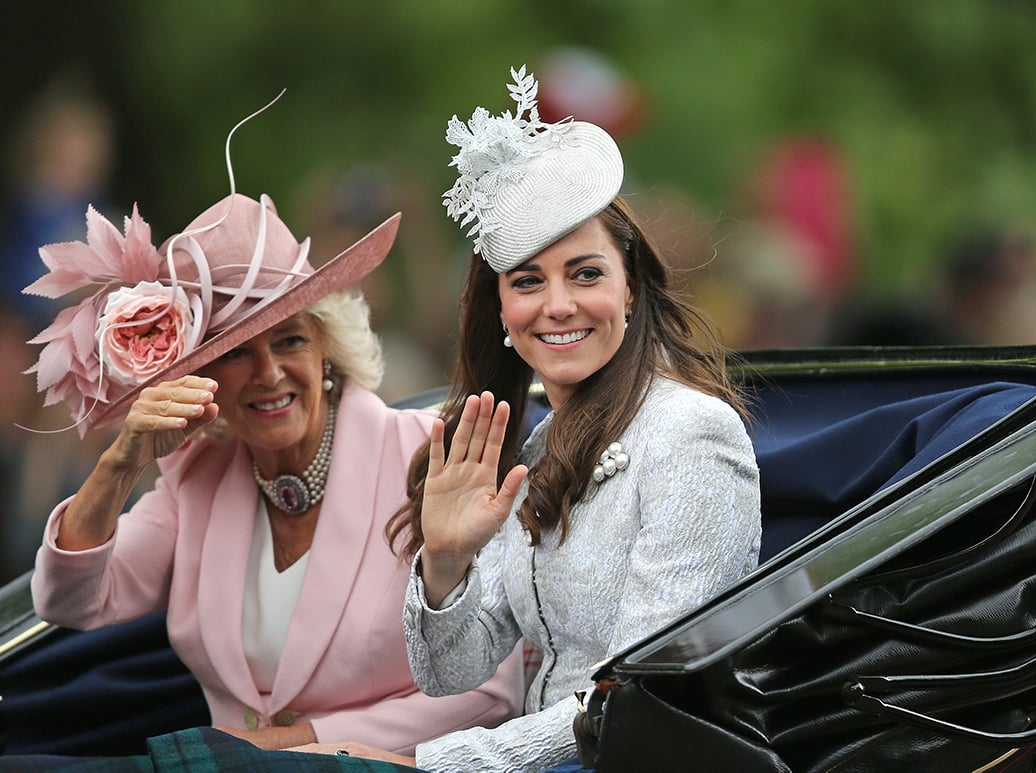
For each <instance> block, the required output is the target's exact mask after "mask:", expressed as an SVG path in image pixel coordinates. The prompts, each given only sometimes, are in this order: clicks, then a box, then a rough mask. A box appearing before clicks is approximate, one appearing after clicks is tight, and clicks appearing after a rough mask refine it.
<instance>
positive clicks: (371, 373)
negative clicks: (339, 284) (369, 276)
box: [306, 288, 385, 394]
mask: <svg viewBox="0 0 1036 773" xmlns="http://www.w3.org/2000/svg"><path fill="white" fill-rule="evenodd" d="M306 313H307V314H309V315H310V316H311V317H313V319H314V320H316V323H317V325H318V326H319V327H320V330H321V331H322V332H323V334H324V338H325V341H326V343H327V359H328V360H329V361H330V363H331V377H332V380H333V381H334V382H335V388H336V389H335V391H336V392H337V393H339V394H340V393H341V387H342V385H343V383H344V382H345V380H346V379H349V380H351V381H353V382H354V383H355V384H356V385H357V386H361V387H363V388H364V389H369V390H370V391H372V392H373V391H374V390H376V389H377V388H378V387H379V386H381V379H382V376H383V375H384V374H385V363H384V360H383V359H382V357H381V342H380V341H379V340H378V337H377V336H376V335H375V334H374V331H373V330H371V325H370V306H368V305H367V301H366V299H364V297H363V295H362V294H361V293H360V292H359V291H358V290H353V289H352V288H346V289H344V290H338V291H336V292H333V293H331V294H330V295H325V296H324V297H323V298H321V299H320V300H319V301H317V302H315V303H314V304H312V305H311V306H310V307H309V308H308V309H306Z"/></svg>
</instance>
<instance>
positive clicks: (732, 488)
mask: <svg viewBox="0 0 1036 773" xmlns="http://www.w3.org/2000/svg"><path fill="white" fill-rule="evenodd" d="M552 418H553V416H552V415H548V416H547V418H545V419H544V420H543V421H542V422H541V423H540V425H539V426H537V427H536V429H535V430H533V433H532V435H531V436H530V438H529V440H528V441H527V442H526V444H525V446H524V448H523V449H522V452H521V454H520V456H519V459H520V461H521V462H522V463H525V464H528V465H530V466H531V465H532V464H534V463H535V462H536V461H537V460H538V459H539V458H540V457H541V456H542V454H543V452H544V447H545V442H546V432H547V428H548V426H549V424H550V421H551V420H552ZM617 440H618V441H619V442H620V443H621V444H622V448H623V450H624V451H625V452H627V453H628V455H629V458H630V461H629V466H628V467H627V468H626V469H625V470H621V471H618V472H616V473H615V475H614V476H612V477H609V478H605V480H604V481H603V482H602V483H600V484H597V483H593V482H591V483H590V485H589V488H588V490H587V495H586V496H585V497H584V498H583V500H581V501H580V502H579V503H578V504H577V505H575V506H574V507H573V508H572V511H571V514H570V528H569V533H568V537H567V539H566V540H565V542H564V544H562V545H558V537H559V535H560V531H559V530H554V531H551V532H547V533H545V535H544V538H543V541H542V543H541V544H540V545H539V546H538V547H536V548H532V547H530V546H529V540H528V535H527V534H526V533H525V532H524V531H523V530H522V528H521V524H520V523H519V521H518V519H517V517H515V516H514V514H513V513H512V516H511V517H510V518H509V519H508V520H507V521H506V522H505V524H504V525H503V526H502V527H501V529H500V531H499V532H498V534H497V535H496V536H495V537H494V539H493V540H492V541H491V542H490V544H489V545H487V546H486V548H485V549H484V550H483V551H482V552H481V554H480V556H479V558H478V560H477V561H476V562H475V563H474V564H473V566H472V568H471V570H470V571H469V573H468V577H467V587H466V588H465V589H464V592H463V594H462V595H461V596H460V597H459V598H458V599H457V600H456V601H455V602H454V603H453V604H452V605H451V606H449V607H446V608H445V609H441V610H432V609H431V608H429V606H428V604H427V601H426V600H425V597H424V589H423V586H422V584H421V579H420V576H419V575H418V574H417V572H416V567H417V564H418V558H419V556H420V554H418V558H415V561H414V566H413V567H412V569H411V577H410V584H409V587H408V589H407V598H406V604H405V607H404V613H403V618H404V620H403V622H404V629H405V632H406V637H407V649H408V654H409V658H410V665H411V668H412V669H413V672H414V677H415V679H416V681H417V684H418V685H419V686H420V687H421V689H422V690H423V691H425V692H426V693H428V694H430V695H447V694H453V693H457V692H461V691H463V690H467V689H470V688H472V687H474V686H476V685H478V684H481V683H482V682H483V681H484V680H485V679H487V678H488V677H489V676H490V675H492V673H493V669H494V668H495V667H496V664H497V663H498V662H499V661H500V660H501V659H503V657H505V656H506V655H507V654H508V653H509V652H511V650H512V648H513V647H514V645H515V643H516V642H517V641H518V639H519V638H521V637H523V636H524V637H526V638H527V639H528V640H529V641H530V642H531V643H532V644H534V645H535V646H537V647H539V648H540V649H541V650H542V651H543V662H542V665H541V667H540V669H539V671H538V672H537V673H536V675H535V678H534V679H533V680H532V682H531V684H530V686H529V689H528V692H527V694H526V700H525V711H526V713H525V715H524V716H521V717H518V718H516V719H513V720H511V721H510V722H507V723H505V724H504V725H501V726H500V727H497V728H495V729H492V730H487V729H484V728H471V729H469V730H463V731H458V732H454V733H450V734H447V735H445V736H442V737H440V738H438V739H436V740H434V741H429V742H426V743H423V744H420V745H418V747H417V766H418V767H420V768H422V769H425V770H429V771H488V770H492V771H536V770H543V769H544V768H549V767H551V766H553V765H556V764H558V763H560V762H563V761H565V760H568V759H571V758H573V757H575V756H576V745H575V736H574V735H573V732H572V720H573V718H574V717H575V715H576V711H577V699H576V697H575V691H577V690H589V689H592V687H593V685H592V682H591V681H590V675H591V673H592V671H593V667H594V664H596V663H599V662H600V661H602V660H604V659H605V658H606V657H608V656H609V655H612V654H614V653H616V652H618V651H619V650H621V649H623V648H625V647H627V646H629V645H630V644H633V643H635V642H637V641H639V640H640V639H642V638H644V637H645V636H647V635H648V634H650V633H652V632H654V631H656V630H658V629H659V628H661V627H663V626H664V625H666V624H668V623H670V622H672V621H674V620H675V619H677V618H679V617H681V616H682V615H684V614H685V613H687V612H688V611H689V610H691V609H693V608H694V607H696V606H698V605H699V604H701V603H702V602H704V601H706V600H708V599H709V598H711V597H712V596H714V595H716V594H717V593H718V592H719V591H720V590H722V589H723V588H724V587H726V586H727V585H729V584H730V583H731V582H733V581H734V580H736V579H738V578H739V577H741V576H742V575H744V574H746V573H748V572H749V571H751V570H752V569H754V568H755V566H756V563H757V561H758V556H759V539H760V531H761V525H760V513H759V508H760V503H759V472H758V467H757V465H756V462H755V454H754V451H753V449H752V445H751V442H750V440H749V437H748V434H747V432H746V430H745V427H744V424H743V423H742V421H741V419H740V417H739V416H738V415H737V414H736V412H735V411H734V410H733V409H732V408H731V407H730V406H729V405H727V404H726V403H724V402H723V401H721V400H719V399H716V398H714V397H709V396H707V395H704V394H702V393H701V392H699V391H697V390H694V389H691V388H689V387H686V386H684V385H681V384H677V383H675V382H673V381H670V380H668V379H664V378H661V377H658V378H656V379H655V380H654V382H653V384H652V386H651V387H650V389H649V390H648V394H647V397H646V399H645V402H644V404H643V406H642V408H641V410H640V411H639V412H638V414H637V416H636V417H635V418H634V420H633V422H632V423H631V424H630V426H629V427H628V428H627V430H626V431H625V432H624V433H623V435H622V437H620V438H617ZM602 450H603V449H602ZM524 495H525V490H524V488H523V490H522V492H521V493H520V494H519V496H518V500H517V501H518V502H520V501H521V500H522V499H523V498H524ZM516 507H517V505H516Z"/></svg>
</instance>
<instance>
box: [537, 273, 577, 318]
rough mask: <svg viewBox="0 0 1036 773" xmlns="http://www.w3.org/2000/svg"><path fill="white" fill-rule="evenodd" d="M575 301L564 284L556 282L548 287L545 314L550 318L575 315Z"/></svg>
mask: <svg viewBox="0 0 1036 773" xmlns="http://www.w3.org/2000/svg"><path fill="white" fill-rule="evenodd" d="M575 308H576V304H575V299H574V298H573V297H572V293H571V291H570V290H569V288H568V287H567V286H566V285H565V284H564V283H563V282H555V283H552V284H550V285H548V286H547V299H546V305H545V307H544V313H545V314H546V315H547V316H548V317H555V318H559V319H560V318H564V317H568V316H570V315H572V314H574V313H575Z"/></svg>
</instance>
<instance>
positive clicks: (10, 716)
mask: <svg viewBox="0 0 1036 773" xmlns="http://www.w3.org/2000/svg"><path fill="white" fill-rule="evenodd" d="M1010 375H1011V376H1012V377H1013V378H1012V380H1009V381H1008V380H1005V381H990V380H989V377H988V374H986V375H985V376H983V375H982V374H980V373H972V372H967V371H963V372H960V373H956V374H950V375H947V374H945V373H941V374H939V375H937V376H928V375H925V374H924V373H920V374H910V375H904V374H903V373H898V374H895V373H892V374H889V375H885V376H874V375H870V376H865V377H859V376H848V377H839V376H838V375H837V374H835V375H833V376H831V377H825V378H816V377H815V376H803V377H795V376H790V377H787V376H782V377H780V378H777V379H775V380H772V381H767V380H763V379H760V380H752V381H751V383H752V384H753V387H752V414H753V421H752V423H751V427H750V432H751V435H752V438H753V442H754V444H755V447H756V453H757V458H758V460H759V465H760V475H761V484H762V494H763V545H762V557H761V559H762V560H766V559H768V558H769V557H771V556H773V555H775V554H776V553H777V552H779V551H780V550H781V549H783V548H784V547H786V546H788V545H790V544H792V543H794V542H795V541H796V540H798V539H799V538H801V537H803V536H805V535H806V534H808V533H810V532H811V531H812V530H814V529H815V528H817V527H819V526H820V525H822V524H823V523H825V522H827V521H828V520H830V519H831V518H832V517H834V516H836V515H838V514H840V513H842V512H844V511H845V510H847V509H849V508H850V507H852V506H854V505H856V504H858V503H859V502H860V501H862V500H863V499H865V498H866V497H867V496H869V495H870V494H872V493H874V492H875V491H877V490H879V489H881V488H882V487H884V486H887V485H889V484H890V483H893V482H895V481H897V480H900V479H902V478H904V477H906V476H908V475H911V474H912V473H914V472H916V471H917V470H919V469H921V468H923V467H924V466H925V465H926V464H928V463H929V462H931V461H933V460H935V459H937V458H938V457H940V456H941V455H943V454H945V453H947V452H948V451H950V450H952V449H953V448H955V447H957V446H958V445H959V444H960V443H962V442H963V441H965V440H967V439H968V438H970V437H973V436H974V435H975V434H977V433H979V432H981V431H982V430H984V429H985V428H987V427H989V426H991V425H992V424H993V423H995V422H996V421H997V420H998V419H1000V418H1001V417H1003V416H1005V415H1006V414H1007V413H1009V412H1011V411H1012V410H1014V409H1015V408H1017V407H1018V406H1019V405H1021V404H1022V403H1024V402H1027V401H1028V400H1030V399H1033V398H1034V397H1036V387H1034V386H1033V385H1032V384H1029V383H1023V382H1025V381H1027V380H1028V379H1027V377H1025V374H1024V373H1023V374H1022V376H1023V377H1022V378H1017V377H1018V375H1019V374H1018V373H1014V372H1012V373H1011V374H1010ZM533 410H535V411H536V412H537V414H538V415H541V414H542V412H543V411H544V408H543V406H542V405H540V404H536V405H535V406H534V408H533ZM0 696H2V697H0V754H2V755H13V754H44V753H45V754H76V755H91V754H95V755H117V754H143V753H146V750H147V747H146V739H147V738H148V737H150V736H156V735H161V734H163V733H167V732H172V731H174V730H177V729H180V728H186V727H193V726H200V725H205V724H207V723H208V722H209V716H208V711H207V709H206V707H205V702H204V700H203V698H202V695H201V691H200V689H199V688H198V685H197V683H196V682H195V680H194V679H193V677H192V676H191V675H190V673H189V672H187V671H186V669H185V668H184V667H183V665H182V664H181V663H180V661H179V660H178V659H177V657H176V656H175V654H174V653H173V652H172V650H171V649H169V645H168V640H167V638H166V633H165V625H164V615H163V614H161V613H159V614H154V615H150V616H148V617H145V618H143V619H141V620H137V621H134V622H131V623H127V624H123V625H119V626H113V627H110V628H106V629H102V630H97V631H91V632H73V631H67V630H61V629H59V630H57V631H55V632H53V633H52V634H50V635H48V636H46V637H45V638H44V639H43V640H42V641H40V642H38V643H37V644H35V645H34V646H32V647H30V648H27V649H26V650H24V651H21V652H18V653H16V654H15V655H13V656H10V657H7V658H5V659H3V660H2V661H0Z"/></svg>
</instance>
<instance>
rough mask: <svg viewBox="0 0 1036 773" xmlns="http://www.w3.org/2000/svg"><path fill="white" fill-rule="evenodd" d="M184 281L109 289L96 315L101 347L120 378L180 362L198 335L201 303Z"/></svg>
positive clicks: (138, 379) (139, 377) (125, 380)
mask: <svg viewBox="0 0 1036 773" xmlns="http://www.w3.org/2000/svg"><path fill="white" fill-rule="evenodd" d="M192 300H194V301H195V303H196V304H197V301H196V299H192V298H191V297H190V296H188V294H187V293H186V292H185V291H184V290H183V288H181V287H177V288H175V289H174V288H170V287H166V286H164V285H162V284H159V283H158V282H140V283H139V284H138V285H137V286H136V287H132V288H127V287H120V288H119V289H118V290H115V291H114V292H112V293H110V294H109V295H108V302H107V304H106V305H105V308H104V312H103V313H102V314H101V316H100V318H99V319H98V321H97V333H96V335H97V347H98V351H99V353H100V358H101V362H102V364H103V365H104V370H105V373H107V374H108V376H109V377H110V378H111V379H112V380H113V381H116V382H118V383H119V384H126V385H134V386H135V385H137V384H140V383H142V382H144V381H146V380H147V379H148V378H150V377H151V376H153V375H155V374H156V373H158V372H160V371H161V370H163V369H164V368H166V367H167V366H169V365H171V364H172V363H174V362H176V361H177V360H178V359H180V357H181V356H183V355H184V354H186V353H187V352H188V351H190V349H191V348H193V347H192V344H191V341H193V340H195V339H196V335H195V330H194V327H195V324H196V322H195V320H196V319H199V318H200V317H201V314H200V313H198V314H196V313H195V311H198V312H200V307H197V308H196V309H192Z"/></svg>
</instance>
